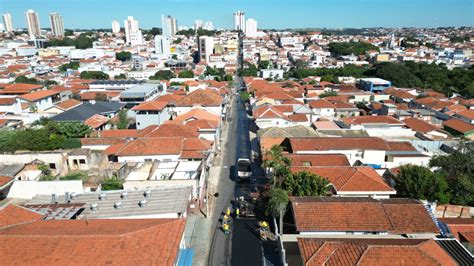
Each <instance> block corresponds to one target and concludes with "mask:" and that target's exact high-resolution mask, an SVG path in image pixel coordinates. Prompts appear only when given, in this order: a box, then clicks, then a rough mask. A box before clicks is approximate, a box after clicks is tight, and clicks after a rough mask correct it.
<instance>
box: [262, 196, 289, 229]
mask: <svg viewBox="0 0 474 266" xmlns="http://www.w3.org/2000/svg"><path fill="white" fill-rule="evenodd" d="M269 196H270V200H269V201H268V209H267V211H268V212H269V213H270V214H271V215H272V216H273V217H279V218H280V222H279V224H280V228H279V229H278V232H279V233H280V235H281V234H283V216H285V212H286V208H287V206H288V201H289V200H288V193H287V192H286V191H285V190H283V189H281V188H275V189H273V190H272V191H270V195H269Z"/></svg>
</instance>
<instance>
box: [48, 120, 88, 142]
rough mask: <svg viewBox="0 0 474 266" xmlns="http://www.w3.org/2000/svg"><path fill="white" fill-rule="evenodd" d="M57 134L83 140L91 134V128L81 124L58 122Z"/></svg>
mask: <svg viewBox="0 0 474 266" xmlns="http://www.w3.org/2000/svg"><path fill="white" fill-rule="evenodd" d="M56 126H57V130H58V132H59V134H61V135H64V136H66V137H68V138H83V137H85V136H87V135H89V134H90V133H91V132H92V128H91V127H89V126H88V125H85V124H83V123H81V122H60V123H57V125H56Z"/></svg>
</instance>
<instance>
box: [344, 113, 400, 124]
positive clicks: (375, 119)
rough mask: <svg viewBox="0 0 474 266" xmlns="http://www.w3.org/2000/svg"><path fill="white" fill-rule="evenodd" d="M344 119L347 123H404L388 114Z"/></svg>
mask: <svg viewBox="0 0 474 266" xmlns="http://www.w3.org/2000/svg"><path fill="white" fill-rule="evenodd" d="M342 121H343V122H344V123H345V124H347V125H362V124H389V125H403V122H401V121H400V120H398V119H396V118H394V117H391V116H386V115H377V116H371V115H367V116H353V117H346V118H344V119H342Z"/></svg>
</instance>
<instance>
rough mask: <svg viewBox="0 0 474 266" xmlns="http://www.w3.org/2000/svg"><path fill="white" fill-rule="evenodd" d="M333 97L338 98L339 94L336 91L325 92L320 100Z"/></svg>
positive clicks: (320, 95) (320, 96)
mask: <svg viewBox="0 0 474 266" xmlns="http://www.w3.org/2000/svg"><path fill="white" fill-rule="evenodd" d="M332 96H337V92H335V91H325V92H323V93H321V94H319V98H321V99H322V98H326V97H332Z"/></svg>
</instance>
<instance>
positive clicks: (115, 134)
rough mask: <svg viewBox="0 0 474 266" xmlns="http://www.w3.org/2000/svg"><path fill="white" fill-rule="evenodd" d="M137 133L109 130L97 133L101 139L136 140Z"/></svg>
mask: <svg viewBox="0 0 474 266" xmlns="http://www.w3.org/2000/svg"><path fill="white" fill-rule="evenodd" d="M138 133H139V131H138V130H136V129H111V130H102V131H99V132H98V135H99V136H100V137H101V138H136V137H138Z"/></svg>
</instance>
